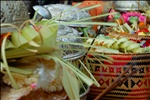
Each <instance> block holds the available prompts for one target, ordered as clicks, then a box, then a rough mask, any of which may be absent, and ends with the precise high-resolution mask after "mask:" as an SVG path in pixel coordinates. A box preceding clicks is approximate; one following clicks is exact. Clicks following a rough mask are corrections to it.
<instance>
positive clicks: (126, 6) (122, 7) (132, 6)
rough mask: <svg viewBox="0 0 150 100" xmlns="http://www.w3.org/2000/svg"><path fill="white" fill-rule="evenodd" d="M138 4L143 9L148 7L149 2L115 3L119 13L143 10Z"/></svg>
mask: <svg viewBox="0 0 150 100" xmlns="http://www.w3.org/2000/svg"><path fill="white" fill-rule="evenodd" d="M138 3H139V4H140V6H142V7H146V6H148V2H147V1H114V9H115V10H118V11H126V10H141V8H140V7H139V5H138Z"/></svg>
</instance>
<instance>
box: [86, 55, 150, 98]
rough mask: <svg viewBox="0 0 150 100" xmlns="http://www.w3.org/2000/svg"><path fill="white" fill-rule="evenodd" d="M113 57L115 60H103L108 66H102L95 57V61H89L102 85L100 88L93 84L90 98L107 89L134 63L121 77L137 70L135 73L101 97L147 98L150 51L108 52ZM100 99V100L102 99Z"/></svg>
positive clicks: (149, 93)
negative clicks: (139, 52) (132, 52)
mask: <svg viewBox="0 0 150 100" xmlns="http://www.w3.org/2000/svg"><path fill="white" fill-rule="evenodd" d="M106 55H107V56H110V57H112V58H113V59H114V60H113V62H112V63H111V64H110V63H107V62H103V63H104V64H105V65H106V66H107V67H106V68H104V67H103V66H100V64H99V63H98V61H96V59H95V58H92V59H93V60H94V62H89V63H90V65H91V67H92V69H94V70H92V73H93V75H94V77H95V78H96V79H97V81H98V82H99V84H100V85H101V86H100V87H99V88H97V87H96V86H94V85H93V86H91V88H90V92H89V94H88V99H89V100H92V99H94V98H95V97H96V96H97V95H99V94H101V93H103V92H104V90H106V89H107V88H108V87H109V86H110V85H111V84H112V83H113V82H114V81H115V80H117V78H118V77H119V75H121V73H123V72H124V71H125V70H126V69H127V68H128V66H129V65H133V66H132V68H131V69H130V70H129V71H128V72H127V73H126V74H124V75H123V76H122V77H121V79H123V78H125V77H126V76H128V75H129V74H130V73H132V72H133V71H135V70H136V72H135V73H134V74H132V75H131V76H130V77H128V78H127V79H126V80H124V81H123V82H121V83H119V82H118V83H119V84H118V85H117V86H116V87H115V88H113V89H112V90H110V91H108V92H107V93H106V94H105V95H104V96H103V97H102V98H101V99H105V100H120V99H121V100H122V99H125V100H134V99H140V100H147V98H148V96H149V95H150V53H144V54H113V53H111V54H108V53H106ZM101 99H100V100H101Z"/></svg>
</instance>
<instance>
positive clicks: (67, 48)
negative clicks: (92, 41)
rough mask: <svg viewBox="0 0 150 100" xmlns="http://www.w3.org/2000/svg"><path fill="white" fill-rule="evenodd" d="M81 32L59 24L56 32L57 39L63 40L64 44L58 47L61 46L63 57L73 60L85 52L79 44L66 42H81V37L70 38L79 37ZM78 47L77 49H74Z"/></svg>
mask: <svg viewBox="0 0 150 100" xmlns="http://www.w3.org/2000/svg"><path fill="white" fill-rule="evenodd" d="M81 34H82V33H81V32H78V31H77V30H75V29H74V28H71V27H68V26H64V25H60V26H59V29H58V33H57V41H58V42H64V43H66V44H60V48H62V50H63V52H64V55H63V58H64V59H68V60H75V59H78V58H80V57H82V56H83V55H84V54H85V48H84V47H83V46H81V45H71V44H67V42H72V43H83V41H82V39H79V38H71V37H81ZM76 49H79V50H80V51H79V50H76Z"/></svg>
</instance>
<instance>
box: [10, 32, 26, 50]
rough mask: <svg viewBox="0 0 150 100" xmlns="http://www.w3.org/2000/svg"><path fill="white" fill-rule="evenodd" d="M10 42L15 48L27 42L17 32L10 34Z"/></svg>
mask: <svg viewBox="0 0 150 100" xmlns="http://www.w3.org/2000/svg"><path fill="white" fill-rule="evenodd" d="M11 41H12V43H13V44H14V45H15V47H16V48H18V47H20V46H22V45H24V44H26V43H27V42H28V41H27V40H26V39H25V38H24V37H23V36H22V35H21V34H20V33H18V32H13V33H12V34H11Z"/></svg>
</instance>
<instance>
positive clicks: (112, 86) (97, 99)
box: [94, 65, 133, 100]
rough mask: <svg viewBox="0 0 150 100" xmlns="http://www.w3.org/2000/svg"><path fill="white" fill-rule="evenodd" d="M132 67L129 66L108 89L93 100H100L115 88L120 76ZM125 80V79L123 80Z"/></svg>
mask: <svg viewBox="0 0 150 100" xmlns="http://www.w3.org/2000/svg"><path fill="white" fill-rule="evenodd" d="M132 67H133V66H132V65H130V66H129V67H128V68H127V69H126V70H125V71H124V72H123V73H122V74H121V75H120V76H119V77H118V78H117V79H116V80H115V81H114V82H113V83H112V84H111V85H110V86H108V88H106V89H105V90H104V91H103V92H102V93H100V94H99V95H98V96H97V97H96V98H95V99H94V100H99V99H100V98H102V97H103V96H104V95H105V94H106V93H107V92H109V91H110V90H112V89H113V88H114V87H115V86H117V84H118V83H120V82H119V81H120V80H121V78H122V76H124V75H125V74H126V73H127V72H128V71H129V70H130V69H131V68H132ZM126 79H127V78H126ZM124 80H125V79H124Z"/></svg>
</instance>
